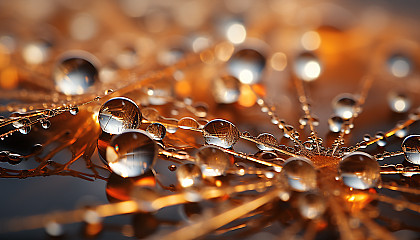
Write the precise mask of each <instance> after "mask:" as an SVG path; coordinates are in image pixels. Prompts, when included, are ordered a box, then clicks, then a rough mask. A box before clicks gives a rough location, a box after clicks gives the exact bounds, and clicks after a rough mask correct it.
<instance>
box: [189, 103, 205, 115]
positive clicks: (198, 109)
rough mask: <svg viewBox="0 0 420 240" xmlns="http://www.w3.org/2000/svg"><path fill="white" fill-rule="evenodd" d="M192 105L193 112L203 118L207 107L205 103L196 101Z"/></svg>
mask: <svg viewBox="0 0 420 240" xmlns="http://www.w3.org/2000/svg"><path fill="white" fill-rule="evenodd" d="M193 107H194V114H195V115H196V116H197V117H201V118H205V117H207V112H208V107H207V104H205V103H197V104H196V105H194V106H193Z"/></svg>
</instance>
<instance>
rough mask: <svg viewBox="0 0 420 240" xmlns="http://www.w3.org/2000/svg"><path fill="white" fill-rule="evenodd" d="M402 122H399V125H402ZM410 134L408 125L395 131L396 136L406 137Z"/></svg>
mask: <svg viewBox="0 0 420 240" xmlns="http://www.w3.org/2000/svg"><path fill="white" fill-rule="evenodd" d="M401 125H402V122H399V123H397V127H400V126H401ZM407 135H408V127H404V128H401V129H399V130H397V131H396V132H395V136H397V137H399V138H404V137H406V136H407Z"/></svg>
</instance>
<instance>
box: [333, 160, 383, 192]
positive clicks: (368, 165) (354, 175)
mask: <svg viewBox="0 0 420 240" xmlns="http://www.w3.org/2000/svg"><path fill="white" fill-rule="evenodd" d="M338 173H339V176H340V178H341V180H342V181H343V183H344V184H345V185H347V186H348V187H351V188H354V189H362V190H363V189H368V188H372V187H375V186H376V185H377V184H378V183H379V181H380V179H381V174H380V167H379V164H378V162H377V161H376V160H375V159H374V158H373V157H372V156H371V155H369V154H367V153H365V152H353V153H351V154H349V155H346V156H344V157H343V159H342V160H341V162H340V164H339V166H338Z"/></svg>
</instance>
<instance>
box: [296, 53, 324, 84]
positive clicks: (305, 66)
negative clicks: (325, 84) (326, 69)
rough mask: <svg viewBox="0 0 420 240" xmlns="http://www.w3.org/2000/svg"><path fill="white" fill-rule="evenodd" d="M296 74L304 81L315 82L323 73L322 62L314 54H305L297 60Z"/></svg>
mask: <svg viewBox="0 0 420 240" xmlns="http://www.w3.org/2000/svg"><path fill="white" fill-rule="evenodd" d="M294 72H295V74H296V76H297V77H298V78H300V79H302V80H304V81H307V82H310V81H314V80H315V79H317V78H318V77H319V75H320V74H321V72H322V66H321V62H320V61H319V59H318V58H317V57H316V56H315V55H314V54H312V53H309V52H304V53H302V54H300V55H299V56H298V57H297V58H296V60H295V65H294Z"/></svg>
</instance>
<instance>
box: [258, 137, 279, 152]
mask: <svg viewBox="0 0 420 240" xmlns="http://www.w3.org/2000/svg"><path fill="white" fill-rule="evenodd" d="M257 140H258V141H259V142H261V143H262V144H258V143H257V147H258V148H259V149H260V150H265V151H271V150H273V149H272V148H270V146H274V147H277V145H278V142H277V139H276V137H274V136H273V134H271V133H261V134H260V135H258V137H257ZM264 144H266V145H264Z"/></svg>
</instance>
